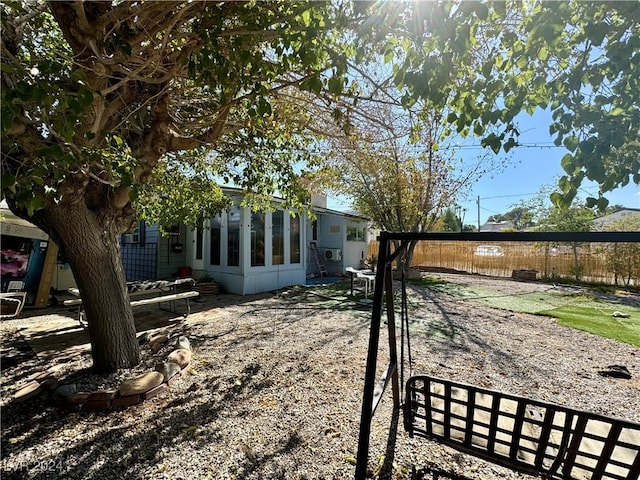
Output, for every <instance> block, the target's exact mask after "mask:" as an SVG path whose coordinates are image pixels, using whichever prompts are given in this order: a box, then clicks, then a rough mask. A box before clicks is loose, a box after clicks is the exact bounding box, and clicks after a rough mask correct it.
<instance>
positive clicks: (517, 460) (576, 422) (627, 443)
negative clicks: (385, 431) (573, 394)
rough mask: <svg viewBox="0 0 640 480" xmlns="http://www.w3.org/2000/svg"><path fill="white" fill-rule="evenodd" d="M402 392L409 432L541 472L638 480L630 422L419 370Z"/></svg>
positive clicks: (638, 431) (639, 430)
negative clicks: (455, 380) (422, 372)
mask: <svg viewBox="0 0 640 480" xmlns="http://www.w3.org/2000/svg"><path fill="white" fill-rule="evenodd" d="M405 393H406V399H405V403H404V409H405V411H404V419H405V428H406V429H407V431H408V432H409V435H410V436H421V437H427V438H433V439H436V440H437V441H438V442H441V443H445V444H447V445H449V446H451V447H454V448H456V449H458V450H461V451H464V452H466V453H470V454H472V455H475V456H478V457H480V458H484V459H485V460H488V461H491V462H494V463H498V464H501V465H503V466H506V467H510V468H513V469H515V470H519V471H522V472H526V473H532V474H536V475H543V476H544V477H545V478H552V479H576V480H596V479H607V480H637V479H638V478H640V424H638V423H634V422H630V421H626V420H620V419H615V418H611V417H606V416H604V415H598V414H595V413H591V412H586V411H581V410H576V409H572V408H568V407H564V406H561V405H555V404H552V403H548V402H542V401H537V400H532V399H529V398H525V397H521V396H517V395H511V394H507V393H503V392H499V391H495V390H489V389H485V388H480V387H475V386H472V385H467V384H464V383H459V382H452V381H449V380H444V379H441V378H435V377H429V376H426V375H417V376H413V377H411V378H410V379H409V380H408V381H407V388H406V392H405Z"/></svg>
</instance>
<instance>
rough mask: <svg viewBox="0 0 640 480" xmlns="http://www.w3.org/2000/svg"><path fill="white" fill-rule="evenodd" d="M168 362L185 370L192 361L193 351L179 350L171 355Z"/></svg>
mask: <svg viewBox="0 0 640 480" xmlns="http://www.w3.org/2000/svg"><path fill="white" fill-rule="evenodd" d="M167 361H168V362H171V363H175V364H176V365H179V366H180V368H184V367H186V366H187V365H189V362H190V361H191V351H190V350H187V349H186V348H178V349H176V350H174V351H173V352H171V353H170V354H169V356H168V357H167Z"/></svg>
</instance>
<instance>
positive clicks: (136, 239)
mask: <svg viewBox="0 0 640 480" xmlns="http://www.w3.org/2000/svg"><path fill="white" fill-rule="evenodd" d="M124 243H140V234H139V233H125V234H124Z"/></svg>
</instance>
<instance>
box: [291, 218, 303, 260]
mask: <svg viewBox="0 0 640 480" xmlns="http://www.w3.org/2000/svg"><path fill="white" fill-rule="evenodd" d="M289 225H290V229H289V243H290V246H291V251H290V254H289V262H290V263H300V217H289Z"/></svg>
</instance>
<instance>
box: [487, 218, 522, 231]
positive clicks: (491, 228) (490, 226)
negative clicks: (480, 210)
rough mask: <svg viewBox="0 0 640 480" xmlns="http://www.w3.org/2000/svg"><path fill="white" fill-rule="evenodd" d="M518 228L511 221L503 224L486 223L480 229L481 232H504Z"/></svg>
mask: <svg viewBox="0 0 640 480" xmlns="http://www.w3.org/2000/svg"><path fill="white" fill-rule="evenodd" d="M515 228H516V226H515V225H514V224H513V222H512V221H511V220H503V221H502V222H485V224H484V225H482V226H481V227H480V231H481V232H502V231H504V230H513V229H515Z"/></svg>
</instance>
